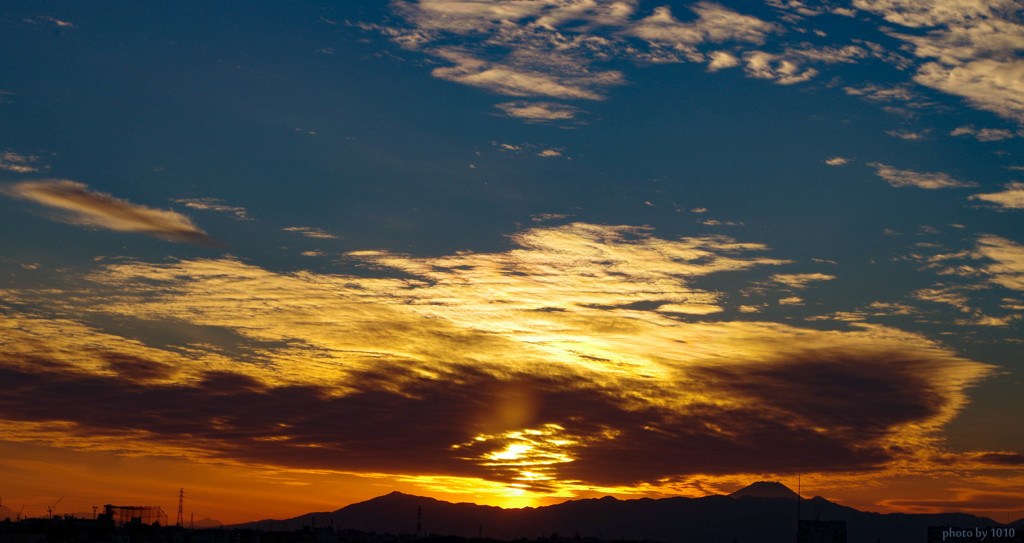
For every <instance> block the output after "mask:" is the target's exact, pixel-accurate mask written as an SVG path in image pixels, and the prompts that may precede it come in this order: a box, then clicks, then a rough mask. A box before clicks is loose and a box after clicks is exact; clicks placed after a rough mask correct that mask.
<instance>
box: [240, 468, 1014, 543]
mask: <svg viewBox="0 0 1024 543" xmlns="http://www.w3.org/2000/svg"><path fill="white" fill-rule="evenodd" d="M795 497H796V493H795V492H793V491H792V490H790V489H789V488H787V487H786V486H785V485H782V484H780V483H769V482H760V483H755V484H753V485H750V486H748V487H746V488H744V489H741V490H738V491H736V492H733V493H732V494H730V495H728V496H720V495H718V496H706V497H703V498H682V497H677V498H663V499H651V498H641V499H635V500H618V499H616V498H613V497H610V496H606V497H604V498H600V499H582V500H572V501H567V502H564V503H560V504H557V505H549V506H544V507H524V508H521V509H502V508H500V507H493V506H486V505H476V504H471V503H449V502H445V501H440V500H436V499H434V498H425V497H420V496H411V495H408V494H402V493H400V492H392V493H390V494H387V495H385V496H380V497H377V498H373V499H371V500H368V501H365V502H360V503H355V504H352V505H349V506H347V507H344V508H342V509H338V510H337V511H333V512H323V513H308V514H305V515H302V516H299V517H295V518H291V519H285V520H261V521H258V522H251V523H246V524H239V525H234V526H229V528H255V529H260V530H271V531H273V530H280V531H284V530H299V529H302V528H303V527H307V526H309V527H318V528H320V527H327V526H331V527H333V528H335V529H339V530H340V529H353V530H359V531H364V532H376V533H384V534H387V533H390V534H396V535H398V534H416V533H417V527H419V533H420V534H422V535H428V534H437V535H455V536H462V537H484V538H493V539H504V540H513V539H520V538H530V539H534V538H552V537H553V536H556V535H557V537H561V538H575V537H595V538H600V539H603V540H635V541H644V540H646V541H663V542H667V543H687V542H690V541H720V542H729V541H733V540H735V541H736V542H737V543H745V542H758V543H791V542H792V541H794V540H795V539H796V520H797V501H796V500H795V499H794V498H795ZM800 511H801V518H802V519H804V520H822V521H827V520H840V521H844V522H845V523H846V526H847V541H848V542H849V543H877V542H878V541H882V542H889V541H925V540H926V539H927V532H928V527H929V526H953V527H962V528H967V527H970V528H975V527H982V528H984V527H988V526H1002V524H1000V523H998V522H995V521H993V520H991V519H988V518H983V517H976V516H974V515H969V514H965V513H946V514H934V515H924V514H902V513H890V514H881V513H867V512H862V511H858V510H856V509H853V508H850V507H845V506H842V505H838V504H835V503H832V502H830V501H828V500H826V499H824V498H821V497H815V498H812V499H805V500H802V501H801V502H800ZM1022 522H1024V519H1022V520H1019V521H1017V522H1015V523H1013V524H1012V525H1011V526H1018V527H1020V526H1021V523H1022ZM418 525H419V526H418Z"/></svg>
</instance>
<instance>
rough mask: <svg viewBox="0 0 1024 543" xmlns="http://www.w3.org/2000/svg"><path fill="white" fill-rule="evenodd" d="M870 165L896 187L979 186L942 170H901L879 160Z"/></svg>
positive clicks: (943, 187)
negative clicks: (933, 171)
mask: <svg viewBox="0 0 1024 543" xmlns="http://www.w3.org/2000/svg"><path fill="white" fill-rule="evenodd" d="M868 166H871V167H873V168H875V174H876V175H878V177H881V178H882V179H885V180H886V182H888V183H889V184H890V185H892V186H894V187H917V188H920V189H929V190H935V189H952V188H967V187H977V186H978V184H977V183H974V182H973V181H960V180H957V179H954V178H952V177H950V176H949V174H945V173H941V172H935V173H931V172H915V171H913V170H899V169H896V168H893V167H892V166H889V165H886V164H881V163H878V162H872V163H869V164H868Z"/></svg>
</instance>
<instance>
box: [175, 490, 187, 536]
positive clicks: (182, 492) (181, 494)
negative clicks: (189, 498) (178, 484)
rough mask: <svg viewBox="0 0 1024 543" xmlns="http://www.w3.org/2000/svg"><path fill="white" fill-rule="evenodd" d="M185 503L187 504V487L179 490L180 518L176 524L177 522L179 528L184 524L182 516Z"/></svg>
mask: <svg viewBox="0 0 1024 543" xmlns="http://www.w3.org/2000/svg"><path fill="white" fill-rule="evenodd" d="M184 504H185V489H184V488H182V489H181V490H179V491H178V520H177V521H176V524H177V526H178V528H181V524H182V518H181V517H182V506H183V505H184Z"/></svg>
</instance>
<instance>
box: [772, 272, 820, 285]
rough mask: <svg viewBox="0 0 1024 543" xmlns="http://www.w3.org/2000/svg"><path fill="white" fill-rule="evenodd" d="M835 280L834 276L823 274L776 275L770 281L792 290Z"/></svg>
mask: <svg viewBox="0 0 1024 543" xmlns="http://www.w3.org/2000/svg"><path fill="white" fill-rule="evenodd" d="M835 278H836V276H834V275H828V274H825V273H777V274H775V275H773V276H772V277H771V280H772V281H775V282H776V283H781V284H783V285H786V286H789V287H793V288H806V287H807V285H808V284H809V283H812V282H817V281H831V280H833V279H835Z"/></svg>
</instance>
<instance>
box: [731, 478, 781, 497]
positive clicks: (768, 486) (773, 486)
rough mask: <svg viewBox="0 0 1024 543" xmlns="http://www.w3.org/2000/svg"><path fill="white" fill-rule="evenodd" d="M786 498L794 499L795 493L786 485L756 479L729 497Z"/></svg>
mask: <svg viewBox="0 0 1024 543" xmlns="http://www.w3.org/2000/svg"><path fill="white" fill-rule="evenodd" d="M748 496H749V497H751V498H788V499H791V500H795V499H796V498H797V493H796V492H793V491H792V490H790V489H789V487H787V486H786V485H784V484H782V483H778V482H774V481H758V482H756V483H754V484H752V485H750V486H747V487H744V488H741V489H739V490H737V491H736V492H733V493H732V494H729V497H730V498H745V497H748Z"/></svg>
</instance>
